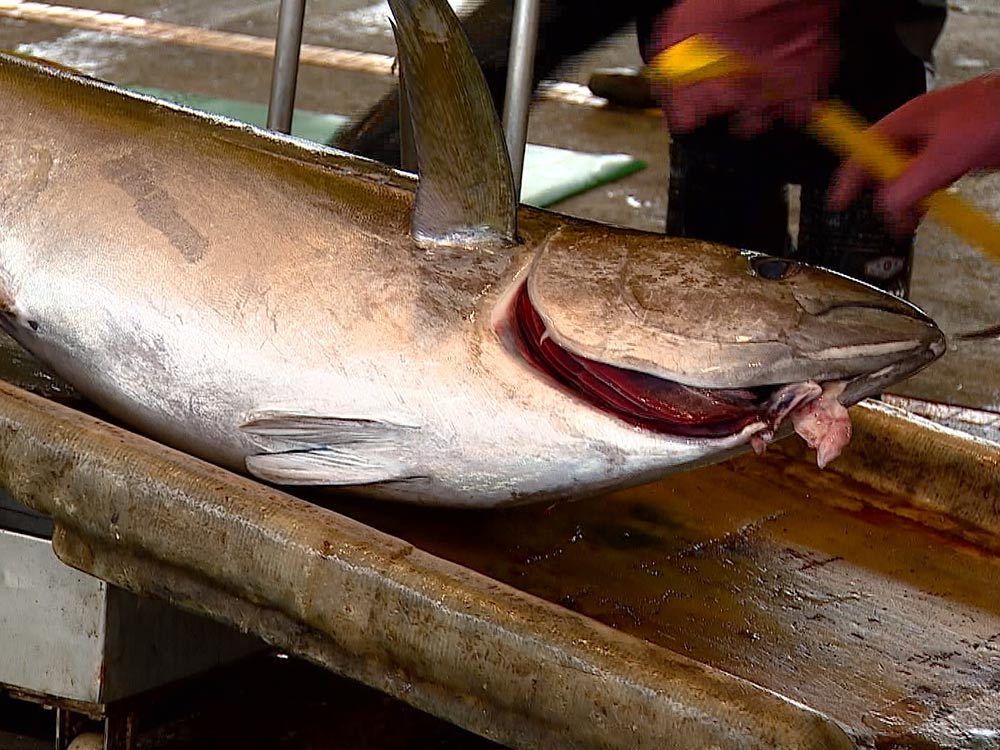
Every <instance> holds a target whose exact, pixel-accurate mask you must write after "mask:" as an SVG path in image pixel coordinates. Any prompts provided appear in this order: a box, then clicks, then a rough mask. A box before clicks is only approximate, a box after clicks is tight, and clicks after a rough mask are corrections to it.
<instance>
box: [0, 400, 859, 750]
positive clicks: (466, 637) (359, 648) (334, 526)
mask: <svg viewBox="0 0 1000 750" xmlns="http://www.w3.org/2000/svg"><path fill="white" fill-rule="evenodd" d="M0 404H2V407H0V484H2V485H4V486H6V487H7V488H8V489H9V490H10V492H11V494H12V495H13V496H14V497H15V498H17V499H19V500H20V501H22V502H24V503H25V504H27V505H30V506H32V507H35V508H38V509H40V510H44V511H45V512H47V513H50V514H51V515H52V516H53V517H54V519H55V521H56V533H55V536H54V538H53V544H54V546H55V548H56V550H57V553H58V554H59V555H60V556H61V557H63V559H66V560H68V561H70V562H71V563H72V564H74V565H76V566H78V567H80V568H82V569H84V570H88V571H93V572H95V573H96V574H98V575H99V576H100V577H102V578H104V579H106V580H108V581H111V582H113V583H115V584H117V585H120V586H123V587H125V588H128V589H130V590H133V591H137V592H139V593H149V594H153V595H156V596H159V597H162V598H166V599H168V600H171V601H175V602H178V603H180V604H182V605H184V606H187V607H189V608H192V609H195V610H197V611H201V612H204V613H206V614H210V615H212V616H214V617H216V618H218V619H221V620H224V621H227V622H230V623H233V624H235V625H237V626H239V627H241V628H244V629H248V630H252V631H253V632H255V633H258V634H259V635H261V636H262V637H264V638H265V639H266V640H269V641H270V642H272V643H274V644H277V645H280V646H282V647H283V648H286V649H289V650H291V651H293V652H295V653H298V654H302V655H304V656H307V657H308V658H311V659H313V660H315V661H318V662H320V663H322V664H325V665H327V666H329V667H330V668H332V669H333V670H334V671H337V672H339V673H341V674H346V675H349V676H352V677H354V678H356V679H359V680H361V681H362V682H365V683H367V684H369V685H373V686H375V687H378V688H379V689H381V690H383V691H385V692H387V693H389V694H391V695H395V696H397V697H400V698H402V699H403V700H405V701H407V702H408V703H410V704H411V705H415V706H417V707H418V708H422V709H425V710H427V711H429V712H431V713H433V714H436V715H438V716H441V717H443V718H446V719H448V720H450V721H452V722H454V723H456V724H458V725H460V726H464V727H467V728H470V729H472V730H474V731H476V732H478V733H480V734H482V735H484V736H487V737H490V738H494V739H497V740H499V741H501V742H503V743H504V744H508V745H510V746H513V747H516V748H520V747H525V748H532V747H538V748H541V747H551V746H552V743H553V742H554V741H555V740H556V739H557V738H558V741H559V743H560V744H561V745H562V746H564V747H580V748H583V747H608V748H613V747H622V748H626V747H627V748H647V747H649V748H652V747H661V746H662V745H663V744H665V743H669V744H670V745H671V746H672V747H675V748H681V749H683V748H692V749H693V748H704V747H718V748H734V749H735V748H765V747H775V746H780V747H783V748H790V749H794V748H803V749H804V748H846V747H850V745H851V743H850V741H849V740H848V738H847V736H846V735H845V734H844V733H843V732H842V731H841V730H840V729H839V728H838V727H837V726H836V725H835V724H833V723H832V722H830V721H828V720H827V719H825V718H824V717H823V716H822V715H821V714H819V713H816V712H814V711H811V710H809V709H807V708H806V707H804V706H801V705H799V704H796V703H793V702H790V701H788V700H786V699H784V698H782V697H781V696H779V695H777V694H775V693H773V692H770V691H767V690H763V689H760V688H759V687H756V686H754V685H753V684H751V683H750V682H747V681H744V680H741V679H739V678H736V677H732V676H730V675H728V674H725V673H723V672H720V671H718V670H715V669H713V668H711V667H708V666H705V665H702V664H699V663H697V662H695V661H692V660H689V659H687V658H685V657H682V656H679V655H676V654H674V653H672V652H670V651H668V650H666V649H663V648H660V647H657V646H655V645H653V644H651V643H648V642H646V641H643V640H640V639H636V638H633V637H631V636H628V635H626V634H623V633H620V632H617V631H615V630H613V629H611V628H608V627H606V626H604V625H601V624H599V623H597V622H596V621H594V620H591V619H589V618H585V617H582V616H580V615H577V614H574V613H572V612H569V611H566V610H563V609H561V608H559V607H557V606H555V605H553V604H549V603H547V602H544V601H542V600H540V599H537V598H534V597H531V596H529V595H526V594H524V593H522V592H519V591H517V590H516V589H513V588H511V587H508V586H505V585H503V584H500V583H497V582H496V581H493V580H490V579H487V578H484V577H482V576H480V575H477V574H476V573H473V572H472V571H469V570H467V569H465V568H462V567H460V566H457V565H453V564H450V563H448V562H446V561H443V560H441V559H439V558H436V557H433V556H431V555H429V554H427V553H425V552H423V551H421V550H418V549H416V548H414V547H413V546H412V545H410V544H408V543H406V542H403V541H400V540H398V539H395V538H392V537H389V536H387V535H385V534H382V533H380V532H378V531H376V530H374V529H371V528H369V527H366V526H364V525H362V524H359V523H357V522H354V521H352V520H350V519H348V518H346V517H344V516H341V515H339V514H335V513H332V512H330V511H327V510H324V509H321V508H319V507H316V506H315V505H311V504H309V503H307V502H304V501H301V500H298V499H295V498H293V497H290V496H288V495H285V494H283V493H279V492H275V491H271V490H269V489H268V488H266V487H264V486H262V485H260V484H259V483H256V482H253V481H250V480H248V479H244V478H242V477H237V476H234V475H232V474H229V473H227V472H225V471H223V470H220V469H218V468H215V467H212V466H209V465H207V464H204V463H202V462H198V461H194V460H192V459H190V458H188V457H186V456H183V455H182V454H179V453H177V452H175V451H172V450H169V449H167V448H165V447H163V446H160V445H158V444H156V443H153V442H151V441H148V440H145V439H142V438H139V437H137V436H134V435H131V434H130V433H127V432H125V431H122V430H118V429H116V428H113V427H111V426H110V425H107V424H104V423H101V422H99V421H98V420H96V419H94V418H92V417H89V416H87V415H84V414H80V413H77V412H74V411H72V410H70V409H69V408H67V407H65V406H62V405H59V404H54V403H51V402H48V401H45V400H44V399H42V398H39V397H37V396H33V395H32V394H29V393H26V392H23V391H19V390H18V389H16V388H13V387H11V386H6V385H4V386H0Z"/></svg>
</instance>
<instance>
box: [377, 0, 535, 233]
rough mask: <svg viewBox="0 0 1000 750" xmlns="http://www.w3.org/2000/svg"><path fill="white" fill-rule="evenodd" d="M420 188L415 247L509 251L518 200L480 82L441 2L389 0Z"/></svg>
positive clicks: (479, 74)
mask: <svg viewBox="0 0 1000 750" xmlns="http://www.w3.org/2000/svg"><path fill="white" fill-rule="evenodd" d="M389 6H390V7H391V8H392V14H393V16H394V18H395V23H394V24H393V33H394V34H395V36H396V47H397V48H398V54H399V61H400V66H401V71H402V74H403V75H404V76H405V78H406V85H405V86H404V87H403V88H404V94H403V95H404V96H406V102H407V106H408V108H409V114H410V119H411V122H412V126H413V139H414V150H415V151H416V154H417V172H418V174H419V176H420V182H419V184H418V186H417V196H416V200H415V201H414V206H413V216H412V219H411V222H410V231H411V234H412V235H413V237H414V239H416V240H417V241H418V242H421V243H429V244H441V245H460V246H469V247H472V246H483V245H503V244H511V243H512V242H513V241H514V236H515V234H516V221H517V198H516V195H515V193H514V180H513V178H512V176H511V170H510V157H509V156H508V154H507V148H506V145H505V142H504V137H503V131H502V130H501V128H500V121H499V120H498V118H497V115H496V111H495V110H494V109H493V100H492V99H491V97H490V94H489V90H488V89H487V86H486V79H485V78H484V77H483V72H482V70H481V69H480V67H479V63H477V62H476V58H475V56H474V55H473V53H472V48H471V47H470V46H469V42H468V40H467V39H466V37H465V32H464V31H462V27H461V25H460V24H459V21H458V18H457V17H456V16H455V13H454V12H453V11H452V9H451V8H450V7H449V6H448V4H447V3H446V2H445V0H389Z"/></svg>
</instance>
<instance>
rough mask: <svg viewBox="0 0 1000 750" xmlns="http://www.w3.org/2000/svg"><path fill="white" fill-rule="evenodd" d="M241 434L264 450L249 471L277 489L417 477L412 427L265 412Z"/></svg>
mask: <svg viewBox="0 0 1000 750" xmlns="http://www.w3.org/2000/svg"><path fill="white" fill-rule="evenodd" d="M240 430H242V431H243V432H244V433H246V434H247V435H249V436H250V438H251V440H252V441H253V443H254V445H256V446H257V447H258V448H260V449H261V451H262V452H261V453H259V454H256V455H252V456H248V457H247V459H246V467H247V471H249V472H250V473H251V474H252V475H253V476H255V477H257V478H258V479H263V480H265V481H268V482H273V483H275V484H286V485H362V484H374V483H377V482H388V481H399V480H402V479H408V478H411V477H414V476H416V475H417V474H418V472H417V471H416V470H415V462H414V461H413V460H412V457H413V456H414V455H415V450H414V445H413V442H412V441H413V440H414V438H415V437H416V436H417V434H418V433H419V427H417V426H415V425H413V424H406V423H403V422H400V421H393V420H386V419H368V418H354V417H351V418H345V417H327V416H312V415H306V414H290V413H282V412H261V413H258V414H255V415H252V416H251V418H250V419H248V420H247V421H246V422H245V423H243V424H242V425H240Z"/></svg>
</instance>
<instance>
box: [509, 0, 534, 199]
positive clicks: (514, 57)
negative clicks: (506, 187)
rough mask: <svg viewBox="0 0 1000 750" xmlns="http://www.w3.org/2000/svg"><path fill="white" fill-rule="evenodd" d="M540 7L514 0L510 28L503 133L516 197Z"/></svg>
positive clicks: (525, 1)
mask: <svg viewBox="0 0 1000 750" xmlns="http://www.w3.org/2000/svg"><path fill="white" fill-rule="evenodd" d="M540 7H541V0H515V2H514V20H513V24H512V26H511V30H510V55H509V56H508V67H507V91H506V94H505V96H504V104H503V132H504V136H505V138H506V139H507V153H508V154H510V167H511V171H512V172H513V173H514V190H515V191H516V193H517V195H518V196H519V197H520V195H521V172H522V170H523V168H524V142H525V140H526V139H527V137H528V106H529V105H530V104H531V90H532V86H531V84H532V78H533V75H532V74H533V71H534V67H535V45H536V44H537V43H538V17H539V10H540Z"/></svg>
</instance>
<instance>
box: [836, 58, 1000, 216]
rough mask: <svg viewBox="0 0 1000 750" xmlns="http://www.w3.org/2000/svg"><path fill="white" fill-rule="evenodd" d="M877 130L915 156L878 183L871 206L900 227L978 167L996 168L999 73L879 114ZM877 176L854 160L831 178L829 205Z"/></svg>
mask: <svg viewBox="0 0 1000 750" xmlns="http://www.w3.org/2000/svg"><path fill="white" fill-rule="evenodd" d="M874 127H875V129H876V130H878V131H879V132H880V133H882V134H884V135H886V136H888V137H889V138H890V139H891V140H892V141H893V142H895V143H896V144H897V145H899V146H900V147H901V148H904V149H907V150H909V151H911V152H913V153H914V154H915V158H914V159H913V162H912V164H911V165H910V166H909V167H908V168H907V170H906V171H905V172H903V174H902V175H900V176H899V177H897V178H896V179H895V180H891V181H890V182H887V183H885V184H884V185H882V186H880V187H879V188H878V190H877V191H876V193H875V205H876V206H878V207H879V208H880V209H881V210H882V211H884V212H885V213H886V214H888V215H889V217H890V218H891V219H892V220H893V222H894V224H895V225H896V228H897V229H898V230H900V231H911V230H912V229H913V228H915V227H916V225H917V223H918V222H919V220H920V216H921V215H922V214H923V211H922V210H921V208H920V206H919V203H920V201H921V200H922V199H924V198H926V197H927V196H928V195H930V194H931V193H933V192H934V191H935V190H939V189H940V188H943V187H947V186H948V185H950V184H951V183H952V182H954V181H955V180H957V179H958V178H959V177H961V176H962V175H964V174H966V173H968V172H972V171H974V170H978V169H1000V75H997V74H989V75H984V76H981V77H979V78H974V79H972V80H971V81H966V82H965V83H961V84H958V85H957V86H949V87H947V88H943V89H939V90H937V91H932V92H930V93H929V94H924V95H923V96H919V97H917V98H916V99H913V100H912V101H909V102H907V103H906V104H904V105H903V106H902V107H900V108H899V109H897V110H896V111H895V112H891V113H890V114H889V115H888V116H886V117H884V118H882V119H881V120H880V121H879V122H877V123H876V124H875V126H874ZM874 181H875V180H874V179H873V178H870V177H869V176H868V175H867V173H865V172H864V171H863V170H862V169H861V167H859V166H858V165H857V164H856V163H855V162H853V161H850V160H849V161H847V162H846V163H845V164H844V165H843V166H842V167H841V168H840V171H839V172H838V173H837V174H836V175H835V177H834V187H833V189H832V190H831V191H830V195H829V203H830V207H831V208H833V209H835V210H843V209H844V208H846V207H847V205H848V204H850V202H851V201H852V200H854V199H855V198H857V197H858V196H859V195H860V193H861V191H862V189H863V188H864V187H865V186H866V185H869V184H871V183H873V182H874Z"/></svg>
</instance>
